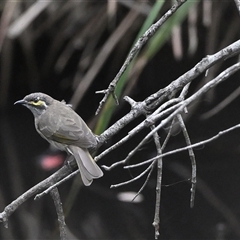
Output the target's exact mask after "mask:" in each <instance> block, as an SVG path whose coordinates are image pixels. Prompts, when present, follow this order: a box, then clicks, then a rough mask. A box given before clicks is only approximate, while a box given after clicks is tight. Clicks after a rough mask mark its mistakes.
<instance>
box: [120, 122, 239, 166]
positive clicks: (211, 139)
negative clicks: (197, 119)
mask: <svg viewBox="0 0 240 240" xmlns="http://www.w3.org/2000/svg"><path fill="white" fill-rule="evenodd" d="M237 128H240V124H237V125H235V126H233V127H230V128H227V129H225V130H223V131H220V132H219V133H218V134H217V135H214V136H213V137H211V138H208V139H206V140H203V141H201V142H197V143H194V144H191V145H189V146H186V147H182V148H178V149H175V150H172V151H169V152H166V153H163V154H162V155H161V156H159V157H166V156H169V155H172V154H176V153H179V152H182V151H186V150H189V149H191V148H195V147H198V146H201V145H204V144H206V143H209V142H212V141H214V140H216V139H217V138H219V137H220V136H222V135H224V134H226V133H229V132H231V131H233V130H235V129H237ZM156 159H157V157H154V158H151V159H148V160H146V161H144V162H141V163H137V164H132V165H128V166H125V167H124V168H125V169H128V168H135V167H140V166H143V165H145V164H148V163H151V162H153V161H155V160H156Z"/></svg>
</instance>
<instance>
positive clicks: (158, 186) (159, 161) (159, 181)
mask: <svg viewBox="0 0 240 240" xmlns="http://www.w3.org/2000/svg"><path fill="white" fill-rule="evenodd" d="M154 128H155V126H154V125H153V126H152V127H151V129H154ZM153 138H154V142H155V145H156V149H157V157H158V158H157V159H156V161H157V184H156V203H155V214H154V220H153V224H152V225H153V226H154V228H155V239H158V237H159V235H160V233H159V225H160V216H159V214H160V201H161V187H162V157H160V156H161V154H162V149H161V145H160V141H159V135H158V133H157V132H156V133H155V134H154V135H153Z"/></svg>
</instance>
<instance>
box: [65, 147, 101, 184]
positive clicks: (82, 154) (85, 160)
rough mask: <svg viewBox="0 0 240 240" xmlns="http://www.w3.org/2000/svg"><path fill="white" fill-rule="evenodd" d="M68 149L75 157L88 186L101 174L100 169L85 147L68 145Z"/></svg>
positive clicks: (84, 181)
mask: <svg viewBox="0 0 240 240" xmlns="http://www.w3.org/2000/svg"><path fill="white" fill-rule="evenodd" d="M69 149H70V150H71V152H72V153H73V155H74V157H75V159H76V162H77V165H78V168H79V171H80V174H81V178H82V181H83V183H84V185H85V186H89V185H90V184H91V183H92V181H93V179H95V178H100V177H102V176H103V172H102V170H101V169H100V168H99V166H98V165H97V164H96V162H95V161H94V160H93V158H92V156H91V155H90V154H89V152H88V150H87V149H82V148H79V147H76V146H70V147H69Z"/></svg>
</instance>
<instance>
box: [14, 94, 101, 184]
mask: <svg viewBox="0 0 240 240" xmlns="http://www.w3.org/2000/svg"><path fill="white" fill-rule="evenodd" d="M18 103H19V104H23V105H24V106H26V107H27V108H29V109H30V110H31V112H32V113H33V115H34V119H35V127H36V130H37V131H38V133H39V134H40V135H41V136H42V137H43V138H44V139H46V140H47V141H48V142H50V143H51V144H52V145H53V146H55V147H56V148H58V149H60V150H65V151H67V152H68V153H70V154H72V155H73V156H74V157H75V159H76V161H77V164H78V167H79V170H80V174H81V177H82V180H83V183H84V185H86V186H88V185H90V184H91V183H92V180H93V179H94V178H99V177H101V176H102V175H103V172H102V170H101V169H100V168H99V167H98V165H97V164H96V163H95V161H94V160H93V159H92V157H91V155H90V154H89V152H88V150H87V149H88V148H90V147H94V146H96V144H97V140H96V137H95V135H94V134H93V133H92V131H91V130H90V129H89V128H88V126H87V125H86V123H85V122H84V121H83V119H82V118H81V117H80V116H79V115H78V114H77V113H76V112H75V111H74V110H73V109H72V108H71V107H70V106H69V105H67V104H66V103H65V102H59V101H57V100H55V99H53V98H52V97H50V96H48V95H46V94H44V93H32V94H29V95H27V96H26V97H25V98H24V99H23V100H20V101H17V102H16V104H18Z"/></svg>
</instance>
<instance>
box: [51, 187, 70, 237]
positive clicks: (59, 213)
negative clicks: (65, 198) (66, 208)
mask: <svg viewBox="0 0 240 240" xmlns="http://www.w3.org/2000/svg"><path fill="white" fill-rule="evenodd" d="M50 194H51V197H52V199H53V202H54V205H55V208H56V212H57V216H58V224H59V231H60V239H61V240H67V232H66V229H65V226H66V223H65V218H64V213H63V208H62V202H61V199H60V194H59V192H58V189H57V188H56V187H55V188H54V189H52V190H51V192H50Z"/></svg>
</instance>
